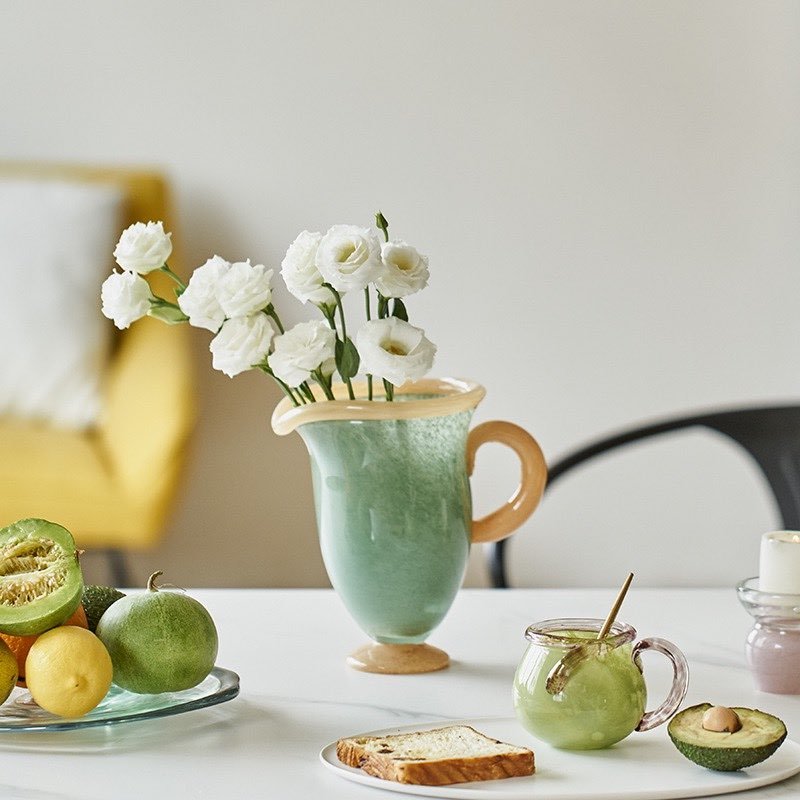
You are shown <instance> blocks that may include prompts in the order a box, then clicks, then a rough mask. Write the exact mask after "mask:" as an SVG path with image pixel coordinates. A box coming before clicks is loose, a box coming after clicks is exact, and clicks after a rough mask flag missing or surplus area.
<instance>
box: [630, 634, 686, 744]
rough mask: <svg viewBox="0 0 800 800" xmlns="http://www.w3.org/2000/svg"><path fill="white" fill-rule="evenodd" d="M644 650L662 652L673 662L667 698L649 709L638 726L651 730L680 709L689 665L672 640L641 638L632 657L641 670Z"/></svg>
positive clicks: (644, 729) (634, 647) (684, 694)
mask: <svg viewBox="0 0 800 800" xmlns="http://www.w3.org/2000/svg"><path fill="white" fill-rule="evenodd" d="M642 650H655V651H656V652H658V653H662V654H663V655H665V656H666V657H667V658H668V659H669V660H670V662H671V663H672V688H671V689H670V692H669V694H668V695H667V699H666V700H665V701H664V702H663V703H662V704H661V705H660V706H659V707H658V708H657V709H656V710H655V711H648V712H647V713H646V714H645V715H644V716H643V717H642V718H641V719H640V720H639V724H638V725H637V726H636V730H637V731H649V730H650V729H651V728H655V727H656V726H657V725H661V723H662V722H666V721H667V720H668V719H669V718H670V717H671V716H672V715H673V714H674V713H675V712H676V711H677V710H678V706H679V705H680V704H681V702H682V701H683V698H684V697H685V696H686V690H687V689H688V688H689V665H688V664H687V663H686V657H685V656H684V655H683V653H682V652H681V651H680V650H678V648H677V647H676V646H675V645H674V644H672V642H668V641H667V640H666V639H659V638H657V637H651V638H649V639H641V640H639V641H638V642H636V644H635V645H634V646H633V651H632V653H631V658H632V659H633V663H634V664H636V666H637V667H638V668H639V672H641V671H642V663H641V659H640V658H639V654H640V653H641V652H642Z"/></svg>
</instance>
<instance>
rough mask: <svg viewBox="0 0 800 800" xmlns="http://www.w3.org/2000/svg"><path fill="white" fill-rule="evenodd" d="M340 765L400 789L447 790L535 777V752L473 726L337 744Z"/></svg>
mask: <svg viewBox="0 0 800 800" xmlns="http://www.w3.org/2000/svg"><path fill="white" fill-rule="evenodd" d="M336 755H337V756H338V757H339V761H341V762H342V763H344V764H347V766H349V767H360V768H361V769H363V770H364V772H366V773H367V774H369V775H374V776H375V777H376V778H383V779H384V780H389V781H397V782H399V783H417V784H423V785H425V786H442V785H445V784H448V783H464V782H467V781H491V780H496V779H498V778H513V777H519V776H523V775H532V774H533V772H534V769H535V768H534V759H533V751H532V750H528V749H527V748H525V747H516V746H514V745H512V744H505V743H504V742H500V741H498V740H497V739H490V738H489V737H488V736H484V735H483V734H482V733H479V732H478V731H476V730H475V728H472V727H470V726H469V725H451V726H449V727H446V728H436V729H435V730H432V731H417V732H414V733H402V734H397V735H394V736H353V737H350V738H347V739H340V740H339V741H338V742H337V743H336Z"/></svg>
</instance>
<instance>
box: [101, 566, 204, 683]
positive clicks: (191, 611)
mask: <svg viewBox="0 0 800 800" xmlns="http://www.w3.org/2000/svg"><path fill="white" fill-rule="evenodd" d="M160 574H161V573H160V572H156V573H154V574H153V575H151V576H150V579H149V580H148V581H147V591H146V592H144V593H143V594H135V595H128V596H127V597H123V598H122V599H121V600H117V602H116V603H114V604H113V605H112V606H110V607H109V609H108V611H106V613H105V614H103V616H102V617H101V618H100V622H99V623H98V625H97V635H98V636H99V637H100V640H101V641H102V642H103V644H104V645H105V646H106V648H107V649H108V653H109V655H110V656H111V662H112V663H113V665H114V683H116V684H117V686H121V687H122V688H123V689H127V690H128V691H131V692H135V693H137V694H159V693H161V692H180V691H182V690H184V689H190V688H191V687H192V686H196V685H197V684H198V683H200V681H202V680H203V679H204V678H205V677H206V676H207V675H208V674H209V672H211V668H212V667H213V666H214V659H216V657H217V629H216V627H215V626H214V620H212V619H211V615H210V614H209V613H208V611H206V610H205V608H204V607H203V606H202V605H201V604H200V603H198V602H197V600H194V599H193V598H191V597H189V596H188V595H186V594H184V593H183V592H181V591H170V590H165V589H159V588H157V587H156V585H155V583H154V581H155V579H156V578H157V577H158V576H159V575H160Z"/></svg>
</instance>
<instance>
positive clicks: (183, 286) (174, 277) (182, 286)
mask: <svg viewBox="0 0 800 800" xmlns="http://www.w3.org/2000/svg"><path fill="white" fill-rule="evenodd" d="M161 271H162V272H166V274H167V275H169V276H170V278H172V280H173V281H174V282H175V283H176V284H177V286H178V289H180V291H181V292H184V291H185V290H186V284H185V283H184V282H183V281H182V280H181V279H180V278H179V277H178V276H177V275H176V274H175V273H174V272H173V271H172V270H171V269H170V268H169V267H168V266H167V265H166V264H164V266H163V267H161Z"/></svg>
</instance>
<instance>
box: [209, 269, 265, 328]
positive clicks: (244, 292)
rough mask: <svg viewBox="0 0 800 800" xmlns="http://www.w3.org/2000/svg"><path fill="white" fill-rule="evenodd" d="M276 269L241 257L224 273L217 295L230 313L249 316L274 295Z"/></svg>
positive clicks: (233, 315) (226, 313) (263, 306)
mask: <svg viewBox="0 0 800 800" xmlns="http://www.w3.org/2000/svg"><path fill="white" fill-rule="evenodd" d="M271 283H272V270H271V269H267V268H266V267H265V266H264V265H263V264H251V263H250V260H249V259H248V260H247V261H237V262H236V263H235V264H231V266H230V269H229V270H228V271H227V272H226V273H225V274H224V275H222V276H221V278H220V280H219V282H218V284H217V299H218V300H219V304H220V306H221V307H222V310H223V311H224V312H225V316H226V317H248V316H250V314H255V313H256V311H261V310H262V309H264V308H266V307H267V306H268V305H269V303H270V300H271V299H272V287H271Z"/></svg>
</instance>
